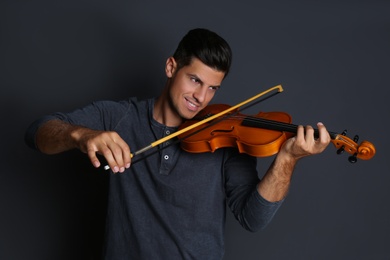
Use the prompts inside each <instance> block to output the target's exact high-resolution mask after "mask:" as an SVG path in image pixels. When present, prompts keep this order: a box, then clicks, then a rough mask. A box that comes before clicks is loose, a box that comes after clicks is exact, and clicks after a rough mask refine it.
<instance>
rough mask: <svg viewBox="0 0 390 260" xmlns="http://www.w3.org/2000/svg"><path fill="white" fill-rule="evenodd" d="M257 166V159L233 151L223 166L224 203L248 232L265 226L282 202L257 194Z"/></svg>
mask: <svg viewBox="0 0 390 260" xmlns="http://www.w3.org/2000/svg"><path fill="white" fill-rule="evenodd" d="M256 165H257V158H255V157H252V156H249V155H247V154H239V153H238V152H235V151H234V152H232V155H230V156H229V157H228V159H227V160H226V162H225V165H224V174H225V189H226V197H227V204H228V206H229V208H230V210H231V211H232V212H233V214H234V216H235V218H236V219H237V220H238V222H239V223H240V224H241V225H242V226H243V227H244V228H245V229H247V230H249V231H251V232H256V231H259V230H261V229H264V228H265V227H266V226H267V225H268V224H269V223H270V222H271V220H272V219H273V217H274V215H275V214H276V212H277V211H278V209H279V207H280V206H281V205H282V203H283V200H281V201H278V202H269V201H267V200H266V199H264V198H263V197H262V196H261V195H260V194H259V193H258V191H257V185H258V183H259V181H260V179H259V178H258V175H257V170H256Z"/></svg>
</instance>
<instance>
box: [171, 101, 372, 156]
mask: <svg viewBox="0 0 390 260" xmlns="http://www.w3.org/2000/svg"><path fill="white" fill-rule="evenodd" d="M229 108H230V106H229V105H224V104H214V105H209V106H207V107H205V108H204V109H203V110H202V111H200V112H199V113H198V114H197V116H196V117H195V118H193V119H191V120H187V121H185V122H184V123H183V124H182V125H181V126H180V128H179V130H180V129H184V128H187V127H188V126H190V125H193V124H194V123H197V122H198V121H202V120H204V119H206V118H208V117H210V116H213V115H216V114H218V113H220V112H221V111H226V110H227V109H229ZM291 122H292V118H291V116H290V115H289V114H287V113H285V112H259V113H258V114H256V115H253V116H249V115H244V114H241V113H238V109H235V110H233V111H231V112H229V113H228V114H226V115H225V116H224V117H221V118H217V119H214V120H212V121H210V122H208V123H207V124H206V125H204V124H203V125H200V126H197V127H195V128H193V129H191V130H189V131H186V132H185V133H183V134H181V135H179V136H178V138H179V140H180V143H181V148H182V149H184V150H185V151H188V152H191V153H203V152H214V151H215V150H216V149H219V148H224V147H235V148H237V149H238V151H239V152H240V153H246V154H249V155H252V156H255V157H267V156H272V155H274V154H276V153H278V152H279V150H280V147H281V146H282V144H283V143H284V142H285V141H286V140H287V139H288V138H290V137H292V136H294V135H295V134H296V132H297V128H298V126H297V125H294V124H291ZM328 132H329V131H328ZM318 135H319V133H318V129H315V130H314V136H315V137H318ZM329 135H330V137H331V142H332V143H333V144H334V146H335V147H336V148H337V154H341V153H343V152H344V151H347V152H348V153H349V154H351V156H349V161H350V162H351V163H355V162H356V161H357V159H362V160H368V159H371V158H372V157H373V156H374V155H375V147H374V145H373V144H372V143H370V142H368V141H363V142H362V143H361V144H357V141H358V139H359V137H358V136H357V135H356V136H355V137H354V138H353V139H351V138H349V137H347V136H346V130H345V131H344V132H342V133H341V134H338V133H335V132H329Z"/></svg>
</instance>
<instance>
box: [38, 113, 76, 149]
mask: <svg viewBox="0 0 390 260" xmlns="http://www.w3.org/2000/svg"><path fill="white" fill-rule="evenodd" d="M80 128H81V127H78V126H73V125H71V124H69V123H66V122H63V121H60V120H50V121H47V122H46V123H44V124H43V125H42V126H40V127H39V129H38V131H37V133H36V137H35V140H36V146H37V148H38V149H39V150H40V151H41V152H42V153H45V154H57V153H61V152H64V151H68V150H71V149H74V148H77V147H78V145H77V142H76V140H75V138H74V134H75V133H76V131H77V130H78V129H80Z"/></svg>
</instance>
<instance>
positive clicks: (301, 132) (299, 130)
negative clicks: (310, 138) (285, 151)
mask: <svg viewBox="0 0 390 260" xmlns="http://www.w3.org/2000/svg"><path fill="white" fill-rule="evenodd" d="M304 138H305V129H304V127H303V126H302V125H299V126H298V127H297V135H296V139H297V140H304Z"/></svg>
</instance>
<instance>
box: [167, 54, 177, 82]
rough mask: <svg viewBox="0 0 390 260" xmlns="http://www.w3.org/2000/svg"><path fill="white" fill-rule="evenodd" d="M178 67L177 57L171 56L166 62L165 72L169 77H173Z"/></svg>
mask: <svg viewBox="0 0 390 260" xmlns="http://www.w3.org/2000/svg"><path fill="white" fill-rule="evenodd" d="M176 68H177V63H176V60H175V58H173V57H169V58H168V59H167V62H166V64H165V74H166V75H167V77H168V78H172V77H173V75H174V74H175V72H176Z"/></svg>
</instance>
